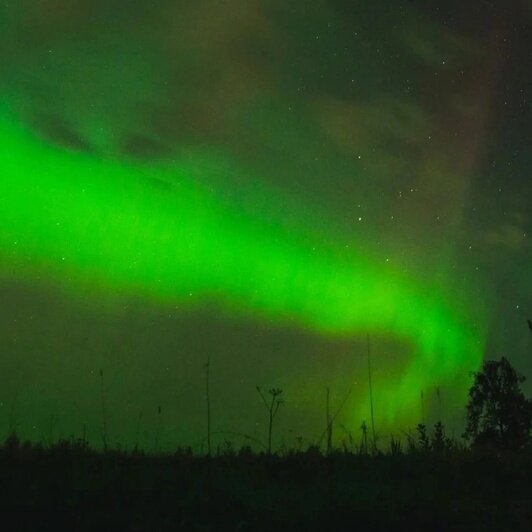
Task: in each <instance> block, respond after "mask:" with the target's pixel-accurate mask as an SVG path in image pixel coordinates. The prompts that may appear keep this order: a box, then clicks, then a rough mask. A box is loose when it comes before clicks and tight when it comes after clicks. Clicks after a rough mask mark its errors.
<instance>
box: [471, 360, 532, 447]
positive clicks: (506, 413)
mask: <svg viewBox="0 0 532 532" xmlns="http://www.w3.org/2000/svg"><path fill="white" fill-rule="evenodd" d="M525 380H526V379H525V377H524V376H522V375H520V374H519V373H517V371H516V370H515V369H514V368H513V367H512V365H511V364H510V362H508V360H507V359H506V358H504V357H503V358H501V360H500V361H496V360H488V361H486V362H484V365H483V367H482V371H480V372H478V373H475V381H474V384H473V386H472V387H471V389H470V390H469V402H468V405H467V426H466V430H465V433H464V437H465V438H467V439H468V440H470V441H471V442H472V443H473V444H474V445H482V444H491V445H495V446H496V447H499V448H504V449H515V448H519V447H522V446H523V445H524V444H525V443H526V442H527V440H528V438H529V435H530V429H531V423H532V402H531V401H530V400H528V399H526V398H525V396H524V394H523V392H522V391H521V384H522V383H523V382H524V381H525Z"/></svg>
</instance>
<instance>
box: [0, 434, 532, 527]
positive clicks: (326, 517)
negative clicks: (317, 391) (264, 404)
mask: <svg viewBox="0 0 532 532" xmlns="http://www.w3.org/2000/svg"><path fill="white" fill-rule="evenodd" d="M0 486H1V490H2V494H1V512H2V517H3V525H2V530H4V531H6V532H7V531H11V530H13V531H15V530H16V531H26V530H28V531H30V530H31V531H33V530H37V531H48V530H54V531H55V530H58V531H63V530H65V531H66V530H68V531H72V532H74V531H89V530H90V531H93V530H94V531H108V530H109V531H111V530H113V531H117V530H124V531H125V530H127V531H140V530H142V531H144V530H147V531H150V532H156V531H167V530H168V531H169V530H184V531H195V530H198V531H200V530H203V531H207V530H208V531H225V530H235V531H280V530H290V531H296V530H305V531H311V530H334V529H338V528H341V529H344V530H346V529H347V530H384V529H386V530H403V529H404V530H423V531H425V530H427V531H429V530H453V531H454V530H467V531H471V530H497V531H503V530H511V531H517V530H527V531H530V530H532V453H531V452H530V450H528V451H519V452H514V453H498V452H495V451H493V452H489V453H472V452H470V451H466V450H454V451H448V452H444V453H434V452H408V453H400V454H397V453H396V454H393V453H388V454H378V455H376V456H368V455H361V454H350V453H344V452H337V453H334V454H332V455H331V456H329V457H324V456H323V455H322V454H321V453H320V452H319V451H318V450H317V449H315V448H311V449H309V450H308V451H304V452H295V451H294V452H292V453H286V454H285V455H284V456H276V455H274V456H267V455H256V454H253V453H251V452H250V451H249V450H246V449H244V450H242V451H239V452H237V453H235V452H233V451H232V450H231V449H226V450H225V451H224V452H221V453H218V454H217V455H216V456H214V457H213V458H211V459H208V458H206V457H200V456H195V455H193V454H192V453H191V452H189V451H187V450H179V451H177V452H176V453H175V454H174V455H165V456H153V455H145V454H143V453H123V452H119V451H109V452H107V453H101V452H96V451H92V450H90V449H89V448H88V447H87V446H86V445H84V444H83V442H62V443H61V442H60V443H58V444H56V445H54V446H53V447H51V448H44V447H43V446H40V445H31V444H20V443H19V442H18V441H16V440H14V439H13V440H8V441H7V442H6V443H5V444H4V446H3V448H2V449H1V450H0Z"/></svg>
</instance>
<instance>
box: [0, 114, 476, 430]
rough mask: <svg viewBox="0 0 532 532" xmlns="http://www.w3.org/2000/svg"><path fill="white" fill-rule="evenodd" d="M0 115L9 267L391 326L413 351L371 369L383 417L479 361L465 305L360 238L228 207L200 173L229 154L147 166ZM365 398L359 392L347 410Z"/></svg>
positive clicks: (325, 322) (312, 322) (300, 317)
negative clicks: (53, 138)
mask: <svg viewBox="0 0 532 532" xmlns="http://www.w3.org/2000/svg"><path fill="white" fill-rule="evenodd" d="M0 116H1V118H0V139H1V143H2V146H3V155H2V161H1V165H2V166H1V169H0V172H1V177H0V202H1V208H0V254H1V258H2V263H3V266H2V268H3V269H4V270H5V271H4V272H3V274H4V275H12V274H13V272H14V271H16V272H17V274H18V275H22V276H24V275H25V276H31V275H33V273H34V272H35V268H38V269H39V271H40V272H45V273H46V275H49V276H51V277H52V278H54V279H61V280H64V282H65V283H67V285H68V286H69V287H70V288H71V289H72V290H73V294H74V296H76V295H78V296H79V297H82V298H85V299H87V298H88V299H90V298H91V294H94V295H96V294H97V293H98V291H100V292H101V291H105V290H109V289H111V290H113V291H116V292H119V293H120V292H123V293H134V294H139V295H142V296H144V297H147V298H152V299H154V300H156V301H160V302H161V303H167V302H168V303H175V302H180V304H181V305H190V306H193V305H197V304H208V303H213V302H214V303H216V304H217V305H218V306H220V307H221V308H222V309H223V310H224V312H228V313H231V314H234V315H243V316H244V315H246V316H247V315H250V314H251V315H254V316H255V317H257V318H260V319H266V320H268V321H270V322H272V323H279V324H288V325H297V326H299V327H304V328H305V329H307V330H310V331H315V332H317V333H320V334H328V335H342V336H350V335H352V336H357V335H360V334H365V333H366V332H370V333H379V334H386V335H391V336H393V337H395V338H397V339H399V340H400V341H403V342H406V343H407V344H408V345H410V346H411V349H412V354H411V357H410V359H409V360H408V363H407V365H406V367H405V369H404V371H403V372H402V373H401V374H394V375H392V376H389V377H387V378H385V379H381V380H380V381H378V382H377V383H376V389H375V394H376V395H378V397H379V416H380V420H381V421H382V422H389V423H395V422H396V421H398V420H401V421H405V420H412V419H417V418H416V417H415V416H416V415H417V412H418V390H420V389H423V388H425V389H426V388H428V387H434V386H437V385H439V384H442V383H444V382H453V381H456V380H457V379H463V376H464V375H465V374H466V373H467V371H469V370H472V369H476V368H477V367H478V365H479V363H480V361H481V358H482V353H483V347H484V345H483V342H484V339H485V331H484V328H483V327H482V325H481V323H482V317H481V316H476V315H475V316H474V319H473V310H476V309H474V308H473V305H469V306H470V307H471V308H469V309H465V307H467V306H468V305H464V304H462V303H460V304H458V303H457V301H458V300H455V299H453V298H454V297H458V294H448V293H445V294H444V291H443V289H439V288H438V287H435V286H428V285H422V284H421V283H419V282H416V279H407V278H405V277H404V276H403V275H401V274H400V273H399V272H398V271H395V270H394V269H393V266H392V265H391V264H378V263H377V262H373V261H372V259H371V258H368V257H364V256H359V255H357V253H356V249H355V251H352V250H346V249H345V247H343V246H339V245H334V243H330V244H328V245H324V244H323V243H322V242H320V241H314V240H313V231H312V228H310V227H309V228H308V232H306V233H303V231H300V232H299V233H298V232H297V231H295V230H294V231H289V230H287V228H286V227H285V226H283V225H282V224H281V223H280V222H279V223H276V222H275V221H274V220H271V219H269V217H267V216H264V215H263V214H261V212H257V213H256V215H252V214H250V213H247V212H242V211H241V210H238V209H235V208H234V207H231V205H230V204H229V203H227V202H223V201H221V200H220V199H218V198H217V197H216V195H215V194H214V193H213V192H212V191H211V190H210V189H209V188H208V187H207V186H204V185H202V182H201V180H200V179H199V178H201V175H202V172H213V171H221V172H223V171H227V172H229V171H230V170H231V169H230V167H229V166H230V165H229V166H227V168H221V169H220V168H217V167H216V165H217V161H216V159H215V158H214V157H210V156H209V155H208V154H196V155H193V156H190V157H188V158H187V159H186V161H182V162H179V161H178V162H174V163H172V164H164V165H152V166H147V165H139V164H133V163H124V162H123V161H119V160H113V159H103V158H98V157H96V156H92V155H90V154H86V153H81V152H75V151H69V150H65V149H64V148H59V147H55V146H52V145H49V144H48V143H45V142H43V141H42V140H40V139H39V138H37V137H35V136H34V135H33V134H32V133H31V131H30V130H29V129H26V128H25V127H23V126H22V125H20V124H19V123H17V121H16V120H14V119H12V118H11V117H10V115H9V112H2V113H1V114H0ZM154 183H171V184H172V185H171V186H168V187H166V186H159V185H155V184H154ZM87 287H88V288H90V290H87ZM117 297H120V296H119V295H118V296H117ZM97 300H98V299H97V297H94V304H97ZM460 301H462V298H460ZM367 407H368V405H367V402H366V401H365V400H364V399H363V398H360V400H359V401H357V404H356V405H355V406H353V416H354V417H356V419H360V418H361V417H364V416H366V412H367Z"/></svg>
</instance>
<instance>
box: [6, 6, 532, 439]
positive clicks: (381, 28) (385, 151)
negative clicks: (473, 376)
mask: <svg viewBox="0 0 532 532" xmlns="http://www.w3.org/2000/svg"><path fill="white" fill-rule="evenodd" d="M125 4H126V3H125V2H122V1H118V0H115V1H107V2H103V1H92V2H89V1H87V0H77V1H76V2H67V1H61V0H43V1H40V2H31V1H27V2H20V3H18V4H17V5H16V6H11V5H5V6H3V7H2V8H1V9H0V17H1V19H0V21H1V22H0V27H1V28H2V30H3V33H2V34H3V36H2V52H1V59H2V67H1V70H0V72H1V74H2V81H1V82H0V94H1V95H2V105H1V108H0V137H1V139H2V158H1V162H0V174H1V177H0V202H1V203H0V278H1V279H2V287H3V288H2V290H3V293H4V297H3V298H4V301H5V302H6V304H5V305H4V309H3V314H2V327H1V329H0V330H1V332H2V337H3V344H4V349H3V353H2V359H3V360H2V366H1V373H2V374H3V375H4V376H5V377H6V384H5V386H4V389H3V390H2V394H3V395H2V410H3V413H2V423H4V426H5V427H6V430H7V426H8V424H9V423H11V425H13V423H16V424H17V425H18V430H20V431H21V432H22V433H24V434H26V435H28V436H31V437H34V438H41V437H44V438H46V437H48V436H49V433H50V432H52V430H51V429H50V425H51V423H50V419H51V418H52V419H54V420H55V421H54V429H53V430H54V431H55V434H56V435H61V434H63V435H65V434H71V433H79V431H80V430H81V427H82V426H83V425H84V424H85V425H87V426H88V427H89V430H90V431H91V432H92V436H93V439H94V440H95V441H98V438H99V431H100V428H99V427H100V423H101V419H100V417H99V415H100V411H99V409H98V407H97V406H95V404H96V405H97V402H98V386H99V382H98V378H97V374H98V371H99V369H100V368H102V369H104V372H105V379H106V380H105V383H106V400H107V403H108V410H109V412H110V414H109V417H110V420H109V422H110V427H111V429H110V430H111V434H112V438H113V439H114V440H115V441H122V442H124V443H125V444H127V443H131V441H132V434H133V433H134V430H135V424H136V422H137V421H136V420H137V417H138V416H139V413H140V412H142V413H143V417H142V419H143V426H142V433H143V435H144V436H143V438H144V439H143V443H144V444H145V445H147V446H149V445H150V443H151V441H152V440H153V431H154V430H155V429H154V427H155V426H156V424H157V423H160V422H161V421H160V420H158V419H157V406H158V405H161V406H162V411H163V412H164V431H165V432H164V445H167V446H170V445H175V443H176V442H177V441H191V442H197V441H200V440H201V438H202V434H203V432H202V431H203V424H204V421H203V416H204V405H203V403H202V401H203V395H202V394H203V388H202V385H203V384H202V383H203V381H202V379H203V375H202V369H201V368H202V366H203V364H204V363H205V360H206V359H207V357H208V356H210V358H211V360H212V361H213V362H212V364H213V373H212V375H213V393H214V395H215V397H216V404H215V413H216V429H217V430H218V431H220V432H223V431H239V430H241V431H244V432H246V433H249V434H253V435H255V436H258V437H262V436H263V433H262V432H261V431H262V430H263V428H262V427H261V423H262V421H263V420H262V417H261V411H260V408H261V405H260V403H259V402H258V400H257V397H256V396H255V395H256V394H255V391H254V390H255V386H256V385H258V384H260V385H264V386H269V385H281V386H282V387H283V388H284V390H285V396H286V407H285V408H284V409H283V410H284V411H283V417H284V419H283V420H282V423H281V425H282V429H281V430H280V432H283V436H282V438H285V440H283V441H286V442H287V444H289V445H290V444H291V443H292V442H291V440H290V438H292V439H293V438H294V435H295V434H304V435H305V437H308V438H309V439H311V438H312V437H315V436H313V435H315V434H316V433H318V434H319V433H320V432H321V428H322V425H323V423H322V418H323V397H324V390H325V387H327V386H330V387H331V388H332V389H333V391H335V393H336V395H337V398H338V400H339V398H340V396H343V395H344V394H345V393H346V391H347V390H348V389H352V394H351V396H350V399H349V402H348V403H347V405H346V408H345V409H344V411H343V412H342V419H341V420H342V423H343V425H344V426H346V427H348V429H349V430H352V431H353V432H354V433H357V432H358V428H359V426H360V424H361V423H362V421H364V420H367V419H368V415H369V414H368V408H369V406H368V393H367V391H368V390H367V381H366V378H367V377H366V373H365V338H366V335H367V334H370V335H371V339H372V353H373V359H374V394H375V403H376V405H375V410H376V424H377V429H378V431H379V433H380V434H381V435H382V437H384V436H385V435H386V434H389V433H390V432H391V431H397V430H399V429H400V428H402V427H407V426H411V425H413V424H415V423H417V422H418V421H419V417H420V392H421V391H422V390H423V391H424V393H425V396H426V397H427V411H429V407H430V397H431V394H432V395H433V393H434V390H435V389H436V388H438V389H440V390H442V392H443V397H444V405H445V412H444V417H445V421H446V422H447V423H448V424H449V425H453V426H454V424H456V425H457V427H459V425H460V415H461V414H460V408H461V405H462V404H463V399H464V397H465V391H466V390H467V385H468V383H469V379H470V377H469V373H470V372H471V371H474V370H476V369H477V368H478V366H479V364H480V363H481V361H482V359H483V357H484V356H489V355H491V354H494V355H495V356H498V355H499V354H500V350H506V349H512V353H511V354H509V355H510V356H513V357H514V360H515V362H516V364H517V365H518V366H519V364H521V367H522V369H523V370H525V371H526V369H527V368H530V360H527V358H526V357H527V356H528V355H529V353H530V340H529V339H528V337H527V336H526V335H527V330H526V329H525V327H522V326H521V322H523V323H524V322H525V318H526V316H527V313H528V314H530V309H531V306H532V301H531V294H532V290H531V288H532V284H531V283H532V280H531V275H530V268H529V266H528V265H529V264H530V259H531V253H530V249H531V248H530V241H529V236H528V234H529V228H530V204H531V202H530V192H531V186H530V179H529V177H528V176H527V174H526V170H527V168H529V165H530V150H529V148H527V144H526V140H525V139H526V131H527V129H526V128H528V131H529V129H530V127H529V125H527V122H526V117H527V116H530V103H528V100H527V95H526V90H527V87H528V88H529V86H530V69H529V70H528V71H526V69H525V67H524V65H525V63H526V61H528V65H529V63H530V58H529V57H528V56H527V55H526V54H525V53H524V52H523V50H522V41H520V39H524V37H523V35H524V33H525V29H524V28H525V27H526V25H527V24H529V22H530V16H529V13H530V6H529V5H528V4H527V3H526V2H523V3H522V4H521V3H516V4H515V6H514V7H512V8H511V9H510V8H508V9H507V10H505V11H504V17H501V16H499V15H501V13H499V12H497V10H496V9H495V8H493V9H492V10H487V11H486V12H483V14H482V16H480V17H479V15H478V13H477V11H476V10H473V12H469V11H468V8H467V7H465V8H464V7H462V8H459V7H458V5H459V4H458V3H456V5H453V4H454V3H452V2H451V3H449V5H448V11H447V12H445V13H444V12H440V11H439V10H436V9H435V8H434V9H429V8H427V6H426V5H424V7H423V5H421V3H418V2H398V3H397V5H395V4H394V6H393V7H389V6H388V5H387V3H386V2H375V3H372V4H371V7H369V6H367V5H365V3H349V2H341V1H330V2H310V1H309V2H307V1H302V2H297V3H294V4H293V5H292V6H289V5H288V6H287V5H286V4H285V3H282V2H276V1H274V2H268V3H266V2H259V1H253V2H244V1H241V0H231V1H229V2H225V3H218V2H214V1H203V2H198V3H194V4H190V5H185V4H183V3H180V2H170V1H165V0H160V1H157V2H148V1H141V0H139V1H137V2H127V9H126V8H125V7H124V6H125ZM222 4H223V5H222ZM351 4H353V5H351ZM460 9H462V11H460ZM527 17H528V18H527ZM525 21H527V22H525ZM510 34H511V35H512V37H511V39H510V38H509V37H508V38H507V36H508V35H510ZM505 39H506V40H505ZM507 41H509V42H507ZM527 76H528V80H527V79H526V77H527ZM508 107H510V109H508ZM527 353H528V355H527ZM527 364H528V366H527ZM216 368H217V369H216ZM14 419H15V421H14ZM346 430H347V429H346ZM280 438H281V436H280Z"/></svg>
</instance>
